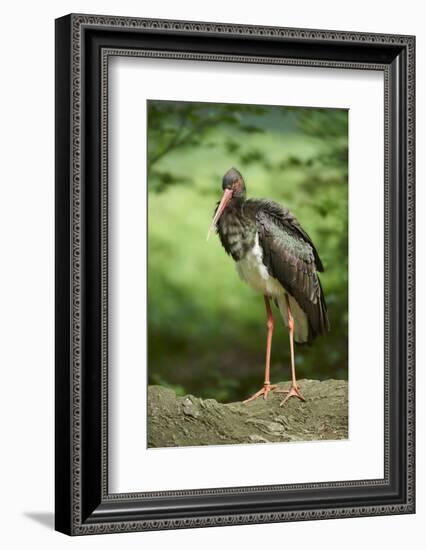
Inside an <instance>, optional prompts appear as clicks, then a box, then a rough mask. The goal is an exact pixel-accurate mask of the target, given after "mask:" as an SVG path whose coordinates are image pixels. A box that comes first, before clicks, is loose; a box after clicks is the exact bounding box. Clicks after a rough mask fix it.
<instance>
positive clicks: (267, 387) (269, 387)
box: [243, 384, 277, 403]
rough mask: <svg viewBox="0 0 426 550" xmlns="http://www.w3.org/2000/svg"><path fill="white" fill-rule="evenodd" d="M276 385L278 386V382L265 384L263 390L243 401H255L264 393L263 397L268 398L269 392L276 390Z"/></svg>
mask: <svg viewBox="0 0 426 550" xmlns="http://www.w3.org/2000/svg"><path fill="white" fill-rule="evenodd" d="M276 387H277V385H276V384H263V388H262V389H261V390H259V391H258V392H256V393H254V394H253V395H252V396H251V397H249V398H248V399H246V400H245V401H243V403H249V402H250V401H254V400H255V399H257V398H258V397H260V396H262V395H263V399H267V398H268V393H269V392H270V391H274V390H275V388H276Z"/></svg>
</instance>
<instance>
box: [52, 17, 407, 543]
mask: <svg viewBox="0 0 426 550" xmlns="http://www.w3.org/2000/svg"><path fill="white" fill-rule="evenodd" d="M414 49H415V39H414V37H413V36H397V35H382V34H364V33H348V32H341V31H325V30H307V29H289V28H278V27H253V26H245V25H234V24H232V25H228V24H218V23H201V22H189V21H168V20H147V19H132V18H124V17H108V16H96V15H93V16H92V15H68V16H66V17H63V18H60V19H58V20H57V21H56V383H55V391H56V432H55V435H56V449H55V450H56V479H55V481H56V529H57V530H59V531H62V532H64V533H67V534H70V535H84V534H91V533H93V534H95V533H118V532H124V531H142V530H155V529H176V528H186V527H202V526H214V525H237V524H247V523H264V522H282V521H292V520H308V519H325V518H338V517H355V516H371V515H384V514H405V513H413V512H414V510H415V504H414V322H415V318H414V153H415V147H414V133H415V126H414V123H415V113H414V109H415V96H414V78H415V76H414V69H415V60H414V55H415V54H414ZM114 55H122V56H124V55H126V56H144V57H157V58H158V57H163V58H171V59H177V60H178V59H196V60H203V61H211V62H214V61H228V62H236V61H238V62H244V63H269V64H271V63H272V64H283V65H289V64H290V65H295V64H296V65H301V66H315V67H339V68H342V69H348V68H349V69H354V68H355V69H369V70H372V69H373V70H378V71H383V73H384V78H385V98H384V104H385V113H384V114H385V143H384V153H385V196H384V205H385V291H384V292H385V319H384V328H385V384H384V392H385V411H384V417H385V441H384V449H385V453H384V454H385V456H384V472H385V475H384V478H383V479H372V480H363V481H344V482H333V483H313V484H297V485H274V486H260V487H255V486H250V487H230V488H226V489H205V490H204V489H199V490H188V491H167V492H156V493H130V494H110V493H108V475H107V474H108V471H107V429H108V426H107V402H108V401H107V400H108V379H107V364H108V356H107V336H108V334H107V313H108V303H107V260H108V256H107V227H108V225H107V224H108V217H107V191H108V172H107V122H108V102H107V101H108V97H107V74H108V59H109V57H110V56H114Z"/></svg>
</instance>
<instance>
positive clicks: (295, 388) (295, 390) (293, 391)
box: [276, 295, 305, 406]
mask: <svg viewBox="0 0 426 550" xmlns="http://www.w3.org/2000/svg"><path fill="white" fill-rule="evenodd" d="M286 302H287V319H288V332H289V336H290V356H291V386H290V389H289V390H276V392H277V393H286V394H287V395H286V397H285V398H284V400H283V401H282V402H281V403H280V406H282V405H284V403H285V402H286V401H288V400H289V399H290V397H298V398H299V399H300V400H301V401H305V398H304V397H303V396H302V394H301V393H300V391H299V390H300V387H299V385H298V384H297V381H296V367H295V364H294V318H293V315H292V313H291V308H290V302H289V299H288V296H287V295H286Z"/></svg>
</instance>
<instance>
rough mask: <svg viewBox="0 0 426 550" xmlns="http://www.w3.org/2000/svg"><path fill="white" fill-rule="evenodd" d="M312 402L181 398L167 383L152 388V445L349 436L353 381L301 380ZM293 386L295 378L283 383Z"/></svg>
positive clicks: (276, 396) (273, 396) (279, 398)
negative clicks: (232, 401)
mask: <svg viewBox="0 0 426 550" xmlns="http://www.w3.org/2000/svg"><path fill="white" fill-rule="evenodd" d="M299 384H300V387H301V392H302V395H303V396H304V397H305V399H306V402H305V403H303V402H301V401H300V400H298V399H296V398H293V397H292V398H291V399H290V400H289V401H288V402H287V403H286V404H285V405H284V406H283V407H280V403H281V401H282V398H283V397H282V394H281V395H280V394H274V393H271V394H269V396H268V399H266V400H264V399H257V400H256V401H252V402H250V403H248V404H246V405H245V404H243V403H241V402H238V403H228V404H224V403H218V402H217V401H215V400H214V399H201V398H199V397H194V396H192V395H187V396H185V397H178V396H176V395H175V393H174V392H173V391H172V390H170V389H168V388H163V387H162V386H149V387H148V446H149V447H175V446H179V447H180V446H195V445H197V446H198V445H221V444H227V445H229V444H233V443H273V442H279V441H281V442H284V441H314V440H334V439H347V437H348V383H347V381H345V380H324V381H318V380H300V381H299ZM279 386H280V387H282V388H288V386H289V382H282V383H280V384H279Z"/></svg>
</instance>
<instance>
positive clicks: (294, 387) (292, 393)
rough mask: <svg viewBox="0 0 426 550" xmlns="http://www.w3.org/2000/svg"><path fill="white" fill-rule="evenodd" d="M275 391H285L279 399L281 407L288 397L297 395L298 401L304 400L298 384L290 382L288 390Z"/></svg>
mask: <svg viewBox="0 0 426 550" xmlns="http://www.w3.org/2000/svg"><path fill="white" fill-rule="evenodd" d="M275 393H286V394H287V395H286V396H285V398H284V399H283V400H282V401H281V403H280V407H282V406H283V405H284V404H285V403H286V402H287V401H288V400H289V399H290V397H297V398H298V399H300V401H306V399H305V398H304V397H303V395H302V394H301V393H300V386H299V385H298V384H292V385H291V386H290V389H289V390H275Z"/></svg>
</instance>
